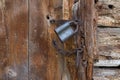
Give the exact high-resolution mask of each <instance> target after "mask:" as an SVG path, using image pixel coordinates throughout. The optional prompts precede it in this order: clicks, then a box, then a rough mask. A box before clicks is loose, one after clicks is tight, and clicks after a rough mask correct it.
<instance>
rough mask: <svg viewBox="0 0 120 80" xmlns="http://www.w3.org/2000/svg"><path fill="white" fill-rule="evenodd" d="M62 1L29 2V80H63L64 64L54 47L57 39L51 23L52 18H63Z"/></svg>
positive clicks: (36, 0) (33, 0)
mask: <svg viewBox="0 0 120 80" xmlns="http://www.w3.org/2000/svg"><path fill="white" fill-rule="evenodd" d="M61 1H62V0H44V1H43V0H30V2H29V4H30V11H29V12H30V13H29V15H30V18H29V21H30V22H29V25H30V26H29V80H62V72H63V66H62V65H63V64H62V63H63V62H62V59H61V57H60V56H59V55H57V54H56V53H57V52H56V50H55V48H54V47H53V45H52V40H53V39H54V38H56V37H55V33H54V27H55V26H54V24H53V25H51V23H50V19H51V18H52V19H56V20H57V19H59V18H61V16H62V14H61V13H62V11H61V12H60V11H59V10H61V9H62V8H61V7H62V6H61V3H62V2H61ZM65 78H66V76H65Z"/></svg>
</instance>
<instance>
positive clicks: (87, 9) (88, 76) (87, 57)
mask: <svg viewBox="0 0 120 80" xmlns="http://www.w3.org/2000/svg"><path fill="white" fill-rule="evenodd" d="M78 16H79V19H80V21H81V22H82V24H81V25H80V28H81V30H80V31H79V34H80V33H81V31H83V34H84V36H85V38H84V41H85V46H84V47H85V48H84V53H83V54H82V56H83V57H82V59H80V62H81V63H80V64H82V66H81V67H80V68H79V71H80V77H81V79H82V80H92V75H93V58H94V56H93V54H94V53H95V49H94V48H96V47H95V27H96V25H95V22H94V20H95V9H94V0H80V3H79V10H78ZM81 41H82V39H80V40H79V42H81ZM80 44H81V43H80ZM83 76H84V77H83Z"/></svg>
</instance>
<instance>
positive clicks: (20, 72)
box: [2, 0, 28, 80]
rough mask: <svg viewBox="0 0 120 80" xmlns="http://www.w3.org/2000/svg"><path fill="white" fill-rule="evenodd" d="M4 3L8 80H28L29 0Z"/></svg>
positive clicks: (7, 0)
mask: <svg viewBox="0 0 120 80" xmlns="http://www.w3.org/2000/svg"><path fill="white" fill-rule="evenodd" d="M4 1H5V14H4V15H5V26H6V28H7V29H6V30H7V37H8V39H7V55H8V56H7V58H8V63H7V65H8V66H7V67H5V69H6V70H5V73H6V74H5V75H6V76H7V78H8V80H28V0H4ZM2 80H3V79H2ZM5 80H7V79H5Z"/></svg>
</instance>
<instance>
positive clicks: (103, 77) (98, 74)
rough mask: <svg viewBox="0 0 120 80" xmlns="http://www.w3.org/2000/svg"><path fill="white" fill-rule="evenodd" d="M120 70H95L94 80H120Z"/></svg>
mask: <svg viewBox="0 0 120 80" xmlns="http://www.w3.org/2000/svg"><path fill="white" fill-rule="evenodd" d="M119 76H120V69H117V68H112V69H111V68H94V76H93V78H94V80H120V77H119Z"/></svg>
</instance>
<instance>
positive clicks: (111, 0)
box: [97, 0, 120, 27]
mask: <svg viewBox="0 0 120 80" xmlns="http://www.w3.org/2000/svg"><path fill="white" fill-rule="evenodd" d="M97 9H98V12H99V18H98V25H103V26H112V27H120V14H119V13H120V0H99V2H98V3H97Z"/></svg>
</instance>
